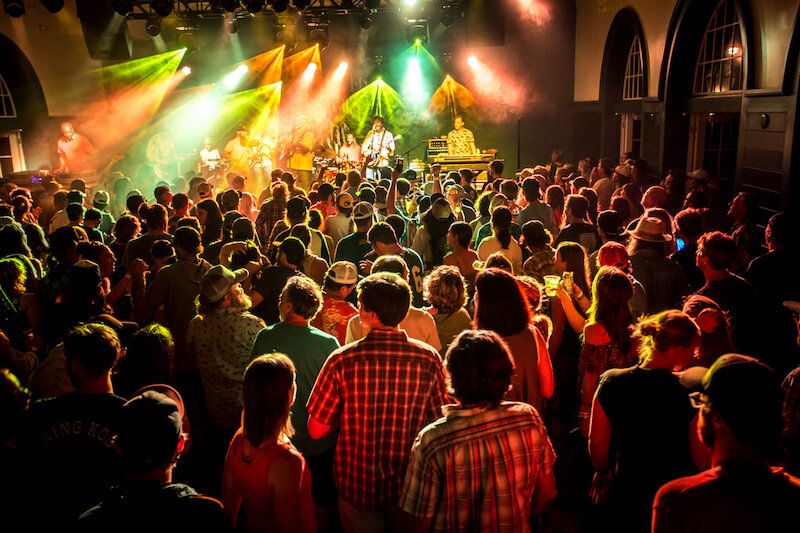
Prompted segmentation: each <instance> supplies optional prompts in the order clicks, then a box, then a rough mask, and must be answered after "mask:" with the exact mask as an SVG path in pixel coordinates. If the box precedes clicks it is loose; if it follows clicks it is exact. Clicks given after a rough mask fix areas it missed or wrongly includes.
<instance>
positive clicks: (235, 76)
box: [222, 64, 248, 89]
mask: <svg viewBox="0 0 800 533" xmlns="http://www.w3.org/2000/svg"><path fill="white" fill-rule="evenodd" d="M247 70H248V69H247V65H244V64H242V65H239V66H238V67H236V69H235V70H234V71H233V72H231V73H230V74H228V75H227V76H225V77H224V78H223V79H222V83H223V84H224V85H225V87H226V88H228V89H233V88H235V87H236V86H237V85H238V84H239V82H240V81H242V78H243V77H244V75H245V74H247Z"/></svg>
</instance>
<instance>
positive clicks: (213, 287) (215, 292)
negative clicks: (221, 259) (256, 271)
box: [200, 265, 249, 303]
mask: <svg viewBox="0 0 800 533" xmlns="http://www.w3.org/2000/svg"><path fill="white" fill-rule="evenodd" d="M248 275H249V273H248V272H247V269H246V268H240V269H239V270H233V271H231V270H230V269H228V268H225V267H224V266H222V265H214V266H213V267H211V268H210V269H209V270H208V272H206V273H205V274H204V275H203V279H202V280H200V292H201V293H202V294H203V296H205V297H206V298H207V299H208V301H210V302H212V303H213V302H218V301H220V300H221V299H222V298H224V297H225V295H226V294H228V291H230V290H231V287H233V286H234V285H236V284H237V283H241V282H243V281H244V280H246V279H247V276H248Z"/></svg>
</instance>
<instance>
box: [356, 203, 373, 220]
mask: <svg viewBox="0 0 800 533" xmlns="http://www.w3.org/2000/svg"><path fill="white" fill-rule="evenodd" d="M374 213H375V210H374V209H373V208H372V204H370V203H369V202H358V203H357V204H356V206H355V207H354V208H353V219H355V220H363V219H365V218H371V217H372V215H373V214H374Z"/></svg>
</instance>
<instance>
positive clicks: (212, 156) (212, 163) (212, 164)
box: [200, 137, 222, 179]
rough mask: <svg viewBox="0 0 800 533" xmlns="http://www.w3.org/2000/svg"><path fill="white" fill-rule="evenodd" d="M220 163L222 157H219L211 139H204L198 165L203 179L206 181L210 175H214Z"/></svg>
mask: <svg viewBox="0 0 800 533" xmlns="http://www.w3.org/2000/svg"><path fill="white" fill-rule="evenodd" d="M221 163H222V157H221V156H220V155H219V150H218V149H216V148H214V143H213V142H211V137H206V139H205V141H203V149H202V150H200V165H201V171H202V175H203V178H205V179H208V178H209V177H210V176H211V175H212V174H216V173H217V169H218V167H220V166H221Z"/></svg>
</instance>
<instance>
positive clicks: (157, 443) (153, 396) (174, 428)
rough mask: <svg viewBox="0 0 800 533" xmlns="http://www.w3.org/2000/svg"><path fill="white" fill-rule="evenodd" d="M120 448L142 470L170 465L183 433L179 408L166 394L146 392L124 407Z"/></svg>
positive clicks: (120, 431)
mask: <svg viewBox="0 0 800 533" xmlns="http://www.w3.org/2000/svg"><path fill="white" fill-rule="evenodd" d="M118 420H119V423H118V434H117V440H116V442H117V444H118V446H119V447H120V449H121V450H122V453H123V456H124V457H125V458H126V460H127V461H128V462H129V463H131V464H133V465H136V466H138V467H139V468H148V467H150V468H155V467H159V466H164V465H166V464H169V462H170V461H171V460H172V458H173V457H174V454H175V451H176V447H177V445H178V441H179V440H180V437H181V432H182V431H183V422H182V415H181V410H180V407H179V405H178V404H177V403H176V402H175V401H174V400H172V399H171V398H170V397H169V396H167V395H166V394H163V393H161V392H157V391H155V390H147V391H145V392H143V393H141V394H139V395H137V396H135V397H133V398H131V399H130V400H129V401H128V402H126V403H125V404H123V406H122V408H121V410H120V414H119V419H118Z"/></svg>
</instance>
